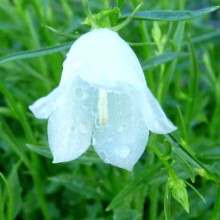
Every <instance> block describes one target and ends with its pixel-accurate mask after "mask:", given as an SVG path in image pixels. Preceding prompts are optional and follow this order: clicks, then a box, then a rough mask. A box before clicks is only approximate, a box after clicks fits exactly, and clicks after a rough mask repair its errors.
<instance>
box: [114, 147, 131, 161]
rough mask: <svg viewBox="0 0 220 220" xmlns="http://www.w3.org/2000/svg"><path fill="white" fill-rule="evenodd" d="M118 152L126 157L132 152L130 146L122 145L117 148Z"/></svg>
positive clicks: (122, 156) (123, 157)
mask: <svg viewBox="0 0 220 220" xmlns="http://www.w3.org/2000/svg"><path fill="white" fill-rule="evenodd" d="M116 153H117V154H118V155H119V157H121V158H122V159H125V158H126V157H128V155H129V154H130V149H129V147H128V146H122V147H120V148H117V149H116Z"/></svg>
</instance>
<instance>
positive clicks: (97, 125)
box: [95, 117, 101, 128]
mask: <svg viewBox="0 0 220 220" xmlns="http://www.w3.org/2000/svg"><path fill="white" fill-rule="evenodd" d="M95 127H96V128H101V125H100V124H99V117H96V119H95Z"/></svg>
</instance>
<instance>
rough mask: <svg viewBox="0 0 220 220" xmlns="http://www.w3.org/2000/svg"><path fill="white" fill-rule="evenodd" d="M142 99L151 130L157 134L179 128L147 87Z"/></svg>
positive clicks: (144, 112) (146, 119)
mask: <svg viewBox="0 0 220 220" xmlns="http://www.w3.org/2000/svg"><path fill="white" fill-rule="evenodd" d="M140 100H141V102H142V110H143V114H144V117H145V121H146V123H147V126H148V128H149V130H150V131H152V132H154V133H157V134H167V133H170V132H172V131H174V130H176V129H177V128H176V127H175V126H174V125H173V123H172V122H171V121H170V120H169V119H168V118H167V116H166V115H165V113H164V111H163V109H162V108H161V106H160V104H159V102H158V101H157V100H156V99H155V97H154V96H153V94H152V93H151V91H150V90H149V89H148V88H147V87H146V90H145V93H142V99H140Z"/></svg>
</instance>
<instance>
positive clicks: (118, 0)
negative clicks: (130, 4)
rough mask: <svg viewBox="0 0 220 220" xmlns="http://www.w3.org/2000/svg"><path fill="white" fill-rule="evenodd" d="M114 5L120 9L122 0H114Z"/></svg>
mask: <svg viewBox="0 0 220 220" xmlns="http://www.w3.org/2000/svg"><path fill="white" fill-rule="evenodd" d="M116 5H117V7H118V8H119V9H120V10H121V9H122V8H123V6H124V0H116Z"/></svg>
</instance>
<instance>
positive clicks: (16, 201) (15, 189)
mask: <svg viewBox="0 0 220 220" xmlns="http://www.w3.org/2000/svg"><path fill="white" fill-rule="evenodd" d="M20 164H21V162H18V163H17V164H15V165H14V166H13V167H12V170H11V173H10V175H9V177H8V183H9V185H10V188H11V191H12V202H13V206H12V216H13V219H15V218H16V216H17V215H18V213H19V211H20V210H21V208H22V197H21V193H22V188H21V185H20V181H19V178H18V168H19V166H20Z"/></svg>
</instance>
